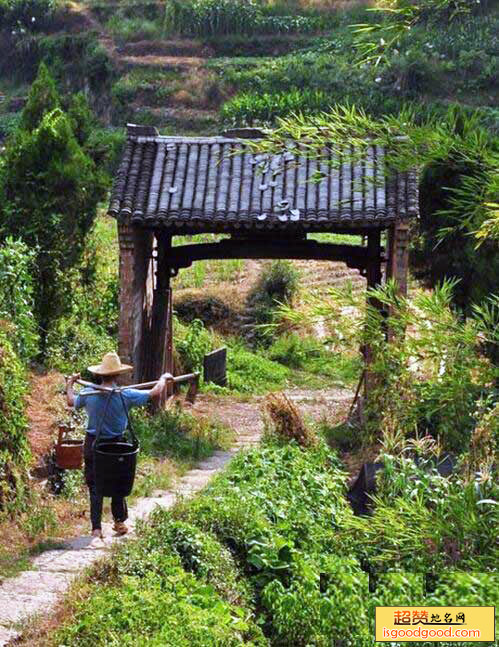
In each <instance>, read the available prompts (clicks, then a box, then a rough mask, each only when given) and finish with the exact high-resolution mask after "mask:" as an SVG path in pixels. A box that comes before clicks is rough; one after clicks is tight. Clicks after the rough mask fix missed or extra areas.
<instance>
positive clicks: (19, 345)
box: [0, 238, 38, 361]
mask: <svg viewBox="0 0 499 647" xmlns="http://www.w3.org/2000/svg"><path fill="white" fill-rule="evenodd" d="M34 256H35V252H34V250H30V249H29V248H28V247H27V246H26V245H25V244H24V243H23V242H21V241H19V240H17V241H15V240H13V239H12V238H7V240H6V241H5V245H3V246H2V247H0V321H4V323H5V324H7V325H9V324H11V325H12V326H13V329H12V330H11V331H10V335H9V337H10V339H11V342H12V344H13V345H14V348H15V350H16V353H17V354H18V355H19V356H20V357H21V358H22V359H23V360H24V361H27V360H29V359H32V358H33V357H34V356H35V355H36V353H37V350H38V331H37V326H36V322H35V319H34V317H33V308H34V302H33V291H34V287H33V279H32V276H31V274H32V270H33V261H34Z"/></svg>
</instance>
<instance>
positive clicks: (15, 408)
mask: <svg viewBox="0 0 499 647" xmlns="http://www.w3.org/2000/svg"><path fill="white" fill-rule="evenodd" d="M4 327H5V324H4V323H2V322H0V440H1V443H0V513H4V512H7V513H9V512H13V511H14V510H15V509H18V508H19V507H20V506H21V505H22V503H23V500H24V499H25V497H26V495H27V485H26V481H27V466H28V464H29V461H30V458H31V454H30V449H29V445H28V440H27V437H26V428H27V421H26V418H25V415H24V397H25V394H26V389H27V384H26V378H25V369H24V366H23V365H22V363H21V361H20V359H19V357H18V356H17V355H16V353H15V351H14V349H13V347H12V344H11V342H10V341H9V337H8V335H7V334H6V333H5V330H4Z"/></svg>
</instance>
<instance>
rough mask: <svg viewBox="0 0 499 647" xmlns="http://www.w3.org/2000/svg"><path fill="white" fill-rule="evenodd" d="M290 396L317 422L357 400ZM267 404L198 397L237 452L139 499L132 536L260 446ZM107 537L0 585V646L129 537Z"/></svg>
mask: <svg viewBox="0 0 499 647" xmlns="http://www.w3.org/2000/svg"><path fill="white" fill-rule="evenodd" d="M286 393H287V395H288V396H289V397H290V398H291V399H292V400H293V401H295V402H296V403H297V404H298V406H299V407H300V409H301V410H302V411H303V412H304V413H306V414H309V415H310V416H312V417H314V418H315V419H319V418H321V417H323V416H324V415H327V416H334V417H336V416H338V415H339V413H340V412H342V411H344V410H345V409H346V408H347V407H348V405H349V403H350V401H351V398H352V396H353V394H352V392H351V391H349V390H347V389H326V390H321V391H310V390H303V389H290V390H288V391H287V392H286ZM262 399H263V398H262V397H253V398H251V399H250V400H247V401H245V400H241V399H235V398H233V397H220V396H213V395H208V394H201V395H200V396H199V397H198V400H197V402H196V404H195V405H193V407H192V411H193V413H195V414H199V415H203V416H210V417H212V418H217V419H219V420H221V421H222V422H224V423H225V424H228V425H230V426H231V427H233V428H234V429H235V431H236V442H235V445H234V447H233V448H232V449H231V450H229V451H218V452H215V453H214V454H213V456H211V457H210V458H209V459H207V460H205V461H202V462H201V463H199V464H198V465H197V467H196V468H195V469H193V470H190V471H189V472H188V473H187V474H186V475H185V476H184V477H182V478H181V479H180V480H179V482H178V484H177V487H176V488H175V489H172V490H166V491H158V492H155V493H153V494H154V495H153V496H151V497H146V498H143V499H139V500H138V501H137V503H136V504H135V505H134V506H133V508H131V509H130V513H129V514H130V525H131V527H132V531H131V533H130V534H129V535H128V536H133V534H134V531H133V528H134V524H135V522H136V521H137V520H138V519H143V518H146V517H147V516H148V515H149V514H150V513H151V512H152V511H153V510H154V509H155V508H156V507H157V506H159V507H161V508H165V509H168V508H171V507H172V506H173V505H174V504H175V502H176V500H177V498H179V497H185V496H192V495H193V494H195V493H196V492H199V491H200V490H201V489H202V488H203V487H205V486H206V485H207V484H208V483H209V481H210V480H211V479H212V478H213V476H214V475H215V474H217V473H218V472H219V471H220V470H221V469H223V467H224V466H225V465H226V464H227V463H228V461H230V459H231V458H232V457H233V456H234V454H235V453H237V452H238V451H239V450H241V449H243V448H246V447H250V446H252V445H255V444H257V443H258V441H259V439H260V437H261V434H262V431H263V422H262V416H261V404H262ZM103 532H104V535H105V536H106V540H105V542H106V547H105V548H104V549H100V550H94V549H92V548H91V547H90V542H91V538H90V537H89V536H79V537H75V538H74V539H72V540H70V541H66V542H64V544H62V545H61V548H60V549H58V550H49V551H46V552H44V553H42V554H41V555H39V556H38V557H36V558H35V559H33V560H32V562H31V568H30V570H26V571H24V572H23V573H21V574H19V575H18V576H17V577H13V578H10V579H6V580H4V582H3V583H2V585H0V647H4V646H6V645H9V644H14V643H13V642H12V641H14V640H15V639H16V638H17V637H18V636H19V632H18V628H19V627H20V624H21V623H25V622H26V621H27V619H28V618H30V616H35V615H36V616H42V617H47V616H50V614H51V613H52V612H53V611H54V609H55V607H56V605H57V603H58V601H59V600H60V599H61V597H62V596H63V595H64V593H65V592H66V591H67V590H68V588H69V586H70V584H71V582H72V580H73V579H74V578H75V577H76V576H77V575H78V574H80V573H81V572H82V570H84V569H85V568H87V567H88V566H90V565H91V564H92V563H94V562H95V561H96V560H98V559H99V558H101V557H102V556H103V555H105V554H106V553H108V551H109V549H110V547H111V546H112V545H113V544H114V543H116V542H121V541H125V540H126V537H125V538H116V537H111V524H110V523H104V524H103ZM25 644H26V643H25Z"/></svg>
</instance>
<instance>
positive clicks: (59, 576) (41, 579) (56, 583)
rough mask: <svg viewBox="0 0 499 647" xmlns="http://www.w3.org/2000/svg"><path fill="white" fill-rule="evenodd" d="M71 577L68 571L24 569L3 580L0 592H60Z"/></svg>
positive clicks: (32, 593) (29, 593)
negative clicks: (55, 571)
mask: <svg viewBox="0 0 499 647" xmlns="http://www.w3.org/2000/svg"><path fill="white" fill-rule="evenodd" d="M73 577H74V576H73ZM71 579H72V576H71V575H70V574H69V573H52V572H50V571H24V572H23V573H20V574H19V575H17V576H16V577H11V578H10V579H8V580H5V581H4V582H3V584H2V586H1V587H0V594H2V593H14V594H22V595H35V594H36V595H38V593H42V592H47V593H61V592H62V591H65V590H66V589H67V588H68V586H69V583H70V582H71Z"/></svg>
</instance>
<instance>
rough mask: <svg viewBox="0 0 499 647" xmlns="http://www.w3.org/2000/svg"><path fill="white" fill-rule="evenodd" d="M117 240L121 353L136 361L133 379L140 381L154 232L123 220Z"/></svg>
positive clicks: (119, 349) (119, 345) (126, 358)
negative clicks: (147, 283) (148, 275)
mask: <svg viewBox="0 0 499 647" xmlns="http://www.w3.org/2000/svg"><path fill="white" fill-rule="evenodd" d="M118 239H119V246H120V265H119V278H120V318H119V331H118V352H119V354H120V357H121V359H122V361H123V362H125V363H127V364H133V366H134V372H133V381H140V379H141V378H142V374H143V366H142V363H143V362H142V357H143V354H142V343H143V329H144V301H145V294H146V282H147V269H148V264H149V258H150V254H151V242H152V235H151V234H150V233H149V232H146V231H142V230H136V229H134V228H131V227H130V226H129V225H127V224H121V223H120V224H119V225H118Z"/></svg>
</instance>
